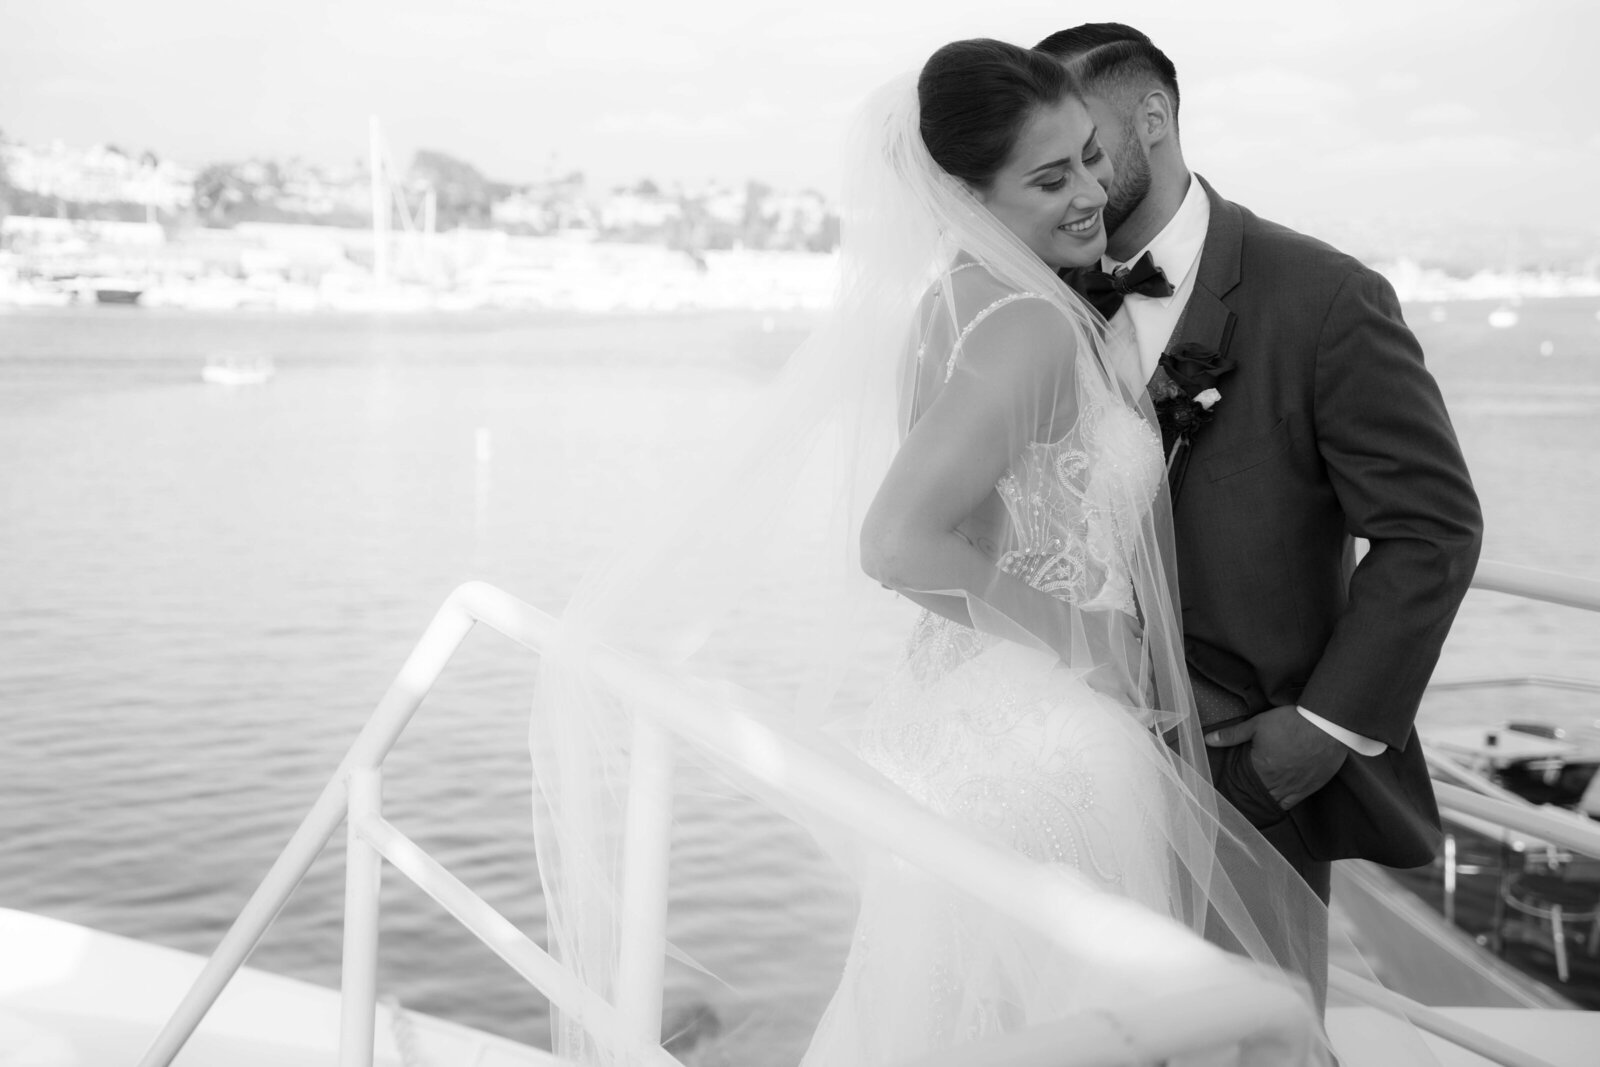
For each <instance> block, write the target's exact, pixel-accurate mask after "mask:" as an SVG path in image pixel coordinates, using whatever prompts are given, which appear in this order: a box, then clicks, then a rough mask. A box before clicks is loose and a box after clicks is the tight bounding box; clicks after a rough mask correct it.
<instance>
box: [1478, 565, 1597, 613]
mask: <svg viewBox="0 0 1600 1067" xmlns="http://www.w3.org/2000/svg"><path fill="white" fill-rule="evenodd" d="M1472 587H1473V588H1474V589H1486V590H1489V591H1491V592H1496V593H1510V594H1511V595H1512V596H1520V597H1524V598H1526V599H1528V600H1543V601H1545V602H1547V603H1550V604H1565V605H1567V606H1568V607H1572V608H1582V609H1583V610H1584V611H1600V580H1596V579H1594V578H1579V577H1576V576H1574V575H1571V574H1561V573H1559V572H1557V571H1547V570H1540V569H1539V568H1537V567H1522V566H1518V565H1517V564H1514V563H1497V562H1495V561H1494V560H1487V559H1484V560H1479V561H1478V569H1477V571H1476V572H1475V573H1474V574H1473V576H1472Z"/></svg>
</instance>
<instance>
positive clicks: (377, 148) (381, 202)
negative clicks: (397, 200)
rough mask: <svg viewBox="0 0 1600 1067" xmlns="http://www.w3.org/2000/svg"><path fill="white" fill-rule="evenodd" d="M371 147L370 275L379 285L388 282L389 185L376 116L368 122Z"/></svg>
mask: <svg viewBox="0 0 1600 1067" xmlns="http://www.w3.org/2000/svg"><path fill="white" fill-rule="evenodd" d="M369 126H370V131H371V138H370V140H371V148H372V167H371V170H372V275H373V280H375V281H376V282H377V283H378V284H379V285H387V284H388V282H389V185H388V182H387V181H386V180H385V175H384V164H383V130H382V129H381V128H380V126H379V125H378V116H376V115H373V116H372V118H371V120H370V123H369Z"/></svg>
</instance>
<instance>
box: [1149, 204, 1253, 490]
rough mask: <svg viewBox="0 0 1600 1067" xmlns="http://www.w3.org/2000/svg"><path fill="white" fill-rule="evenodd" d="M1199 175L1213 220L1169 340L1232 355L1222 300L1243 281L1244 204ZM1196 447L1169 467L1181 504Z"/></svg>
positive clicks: (1230, 318)
mask: <svg viewBox="0 0 1600 1067" xmlns="http://www.w3.org/2000/svg"><path fill="white" fill-rule="evenodd" d="M1195 180H1196V181H1198V182H1199V183H1200V187H1201V188H1202V189H1204V190H1205V192H1206V197H1207V198H1208V199H1209V200H1210V201H1211V221H1210V223H1209V224H1208V225H1207V226H1206V241H1205V244H1204V245H1203V246H1201V249H1200V264H1199V266H1198V267H1197V268H1196V269H1197V270H1198V271H1199V272H1200V273H1199V275H1198V276H1197V277H1196V278H1195V282H1194V291H1193V292H1192V293H1191V294H1190V295H1189V302H1188V304H1186V305H1184V309H1183V316H1182V317H1181V318H1180V319H1179V320H1178V328H1177V330H1176V331H1175V332H1174V333H1173V335H1172V338H1171V340H1170V341H1168V342H1167V349H1166V350H1167V351H1171V350H1172V349H1174V348H1177V347H1178V346H1180V345H1185V344H1195V345H1200V346H1202V347H1204V348H1208V349H1210V350H1211V351H1213V352H1216V353H1217V354H1219V355H1223V356H1226V355H1227V354H1228V346H1229V345H1230V344H1232V342H1233V327H1234V321H1235V319H1234V314H1233V312H1232V311H1231V310H1229V309H1228V306H1227V305H1226V304H1224V303H1223V302H1222V298H1223V297H1224V296H1226V295H1227V294H1228V293H1229V292H1230V291H1232V289H1233V288H1234V286H1236V285H1238V284H1239V259H1240V252H1241V249H1242V246H1243V243H1244V218H1243V216H1242V215H1240V213H1239V209H1238V208H1237V207H1235V206H1234V205H1232V204H1230V203H1228V201H1226V200H1224V199H1222V198H1221V197H1220V196H1218V195H1217V193H1216V190H1214V189H1212V188H1211V185H1210V183H1208V182H1207V181H1206V180H1205V179H1204V178H1202V177H1200V176H1199V175H1198V174H1197V175H1195ZM1193 451H1194V449H1193V448H1192V447H1191V448H1185V449H1182V450H1181V454H1180V455H1178V456H1176V457H1175V459H1174V462H1173V463H1172V466H1171V469H1170V470H1169V471H1168V476H1167V477H1168V484H1169V485H1170V486H1171V490H1172V499H1173V503H1174V504H1176V503H1177V499H1178V490H1179V488H1180V487H1181V486H1182V485H1183V476H1184V473H1185V472H1186V471H1187V470H1188V469H1189V456H1190V453H1192V452H1193Z"/></svg>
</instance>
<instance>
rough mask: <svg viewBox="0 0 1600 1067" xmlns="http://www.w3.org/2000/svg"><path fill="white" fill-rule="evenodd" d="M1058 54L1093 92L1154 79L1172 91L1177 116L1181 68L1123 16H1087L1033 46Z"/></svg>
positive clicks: (1140, 85) (1145, 83)
mask: <svg viewBox="0 0 1600 1067" xmlns="http://www.w3.org/2000/svg"><path fill="white" fill-rule="evenodd" d="M1033 47H1034V48H1035V49H1036V50H1037V51H1040V52H1044V53H1046V54H1048V55H1052V56H1054V57H1055V58H1057V59H1059V60H1060V61H1061V62H1062V63H1063V64H1065V65H1066V68H1067V70H1068V71H1069V72H1071V74H1072V75H1073V77H1074V78H1075V79H1076V80H1077V81H1078V83H1079V84H1081V85H1082V86H1084V88H1086V89H1088V90H1089V91H1091V92H1095V91H1099V92H1101V93H1108V94H1109V93H1115V94H1117V95H1120V91H1121V90H1126V89H1133V88H1140V89H1143V88H1147V87H1148V84H1149V83H1150V82H1152V81H1154V82H1156V83H1158V84H1159V85H1160V86H1161V87H1162V88H1163V89H1165V90H1166V91H1167V92H1169V93H1171V94H1172V119H1173V122H1174V123H1176V122H1177V119H1178V69H1177V68H1176V67H1174V66H1173V65H1172V60H1170V59H1168V58H1167V54H1166V53H1165V52H1163V51H1161V49H1159V48H1157V47H1156V46H1155V42H1154V41H1152V40H1150V38H1148V37H1146V36H1145V35H1144V34H1142V33H1140V32H1139V31H1138V30H1136V29H1134V28H1133V27H1132V26H1124V25H1123V24H1122V23H1120V22H1086V23H1084V24H1083V25H1082V26H1074V27H1073V28H1072V29H1070V30H1061V31H1060V32H1059V33H1052V34H1051V35H1050V36H1048V37H1046V38H1045V39H1044V40H1042V41H1040V42H1039V43H1038V44H1036V45H1034V46H1033Z"/></svg>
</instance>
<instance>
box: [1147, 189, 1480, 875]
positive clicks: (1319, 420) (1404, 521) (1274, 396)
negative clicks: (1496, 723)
mask: <svg viewBox="0 0 1600 1067" xmlns="http://www.w3.org/2000/svg"><path fill="white" fill-rule="evenodd" d="M1201 184H1202V186H1203V187H1204V188H1205V191H1206V193H1207V195H1208V196H1209V197H1210V201H1211V223H1210V228H1209V229H1208V230H1207V233H1206V241H1205V247H1204V251H1203V252H1202V253H1201V258H1200V263H1199V266H1198V268H1197V269H1198V270H1199V275H1198V277H1197V278H1196V280H1195V287H1194V295H1193V297H1192V298H1191V299H1190V301H1189V304H1188V307H1187V310H1186V312H1185V315H1184V319H1183V321H1182V324H1181V326H1180V327H1179V331H1178V334H1177V335H1176V336H1175V337H1174V338H1173V344H1181V343H1184V342H1194V343H1198V344H1202V345H1206V346H1208V347H1210V348H1213V349H1216V350H1218V351H1221V352H1222V353H1223V354H1225V355H1227V356H1229V357H1231V358H1232V359H1233V360H1235V361H1236V363H1237V367H1236V369H1234V370H1233V371H1232V372H1231V373H1229V374H1227V375H1226V376H1225V377H1223V378H1222V379H1221V381H1220V382H1219V386H1218V388H1219V391H1220V392H1221V393H1222V400H1221V401H1220V402H1219V403H1218V404H1217V406H1216V408H1215V411H1214V417H1213V418H1212V420H1211V422H1210V423H1208V424H1207V425H1205V426H1204V427H1202V428H1201V429H1200V431H1199V433H1198V434H1197V435H1196V437H1195V439H1194V445H1193V448H1192V451H1191V453H1190V458H1189V463H1188V465H1187V467H1186V468H1185V469H1184V472H1183V476H1182V480H1181V483H1180V484H1179V485H1178V487H1177V489H1176V496H1175V499H1174V505H1173V508H1174V523H1175V526H1176V534H1177V548H1178V579H1179V586H1180V588H1179V595H1180V597H1181V600H1182V605H1183V628H1184V636H1185V650H1186V653H1187V655H1188V659H1189V664H1190V669H1191V670H1192V671H1195V672H1198V673H1200V674H1203V675H1204V676H1205V677H1207V678H1209V679H1211V680H1212V681H1214V682H1216V683H1217V684H1219V685H1221V686H1223V687H1224V688H1226V689H1228V690H1231V691H1232V692H1234V693H1235V694H1237V695H1238V696H1240V697H1242V698H1243V700H1244V701H1245V704H1246V705H1247V707H1248V712H1249V714H1256V713H1259V712H1261V711H1264V710H1266V709H1267V708H1271V707H1275V706H1279V705H1284V704H1299V705H1301V706H1303V707H1305V708H1307V709H1309V710H1311V711H1313V712H1315V713H1316V714H1317V715H1320V716H1322V717H1323V718H1326V719H1328V720H1330V721H1332V722H1334V723H1337V724H1338V725H1340V726H1343V727H1346V728H1348V729H1350V730H1353V731H1355V732H1356V733H1358V734H1362V735H1365V736H1367V737H1371V738H1375V739H1377V740H1379V741H1382V742H1384V743H1385V744H1387V745H1388V746H1389V748H1388V751H1387V752H1386V753H1384V754H1383V755H1381V756H1377V757H1372V758H1368V757H1363V756H1359V755H1356V754H1355V753H1351V755H1350V757H1349V759H1347V760H1346V761H1345V765H1344V767H1343V768H1342V769H1341V770H1340V772H1339V774H1338V775H1337V776H1336V777H1335V778H1334V779H1333V781H1331V782H1329V783H1328V785H1327V786H1325V787H1324V788H1323V789H1322V790H1320V791H1319V792H1318V793H1317V794H1315V795H1313V796H1312V797H1310V798H1309V799H1307V800H1306V801H1305V802H1304V803H1302V804H1300V805H1297V806H1296V807H1295V808H1294V809H1292V810H1291V812H1290V817H1291V818H1292V819H1293V820H1294V825H1295V828H1296V830H1297V831H1298V832H1299V834H1300V836H1301V838H1302V839H1303V841H1304V843H1305V845H1306V847H1307V850H1308V851H1309V852H1310V854H1311V855H1312V856H1313V857H1315V858H1318V859H1340V858H1344V857H1349V856H1360V857H1364V858H1367V859H1372V860H1376V861H1378V862H1380V863H1385V864H1389V865H1391V866H1415V865H1418V864H1422V863H1427V862H1429V861H1430V860H1431V858H1432V856H1433V850H1434V845H1435V843H1436V840H1437V837H1438V830H1439V814H1438V809H1437V807H1436V806H1435V803H1434V799H1433V790H1432V787H1431V785H1430V782H1429V779H1428V773H1427V768H1426V766H1425V765H1424V763H1423V759H1422V754H1421V751H1420V746H1419V745H1418V744H1417V743H1416V731H1415V730H1414V729H1413V727H1412V722H1413V719H1414V718H1415V716H1416V711H1417V705H1418V702H1419V701H1420V700H1421V697H1422V692H1423V689H1424V688H1425V687H1426V686H1427V684H1428V679H1429V676H1430V675H1431V674H1432V671H1433V668H1434V665H1435V663H1436V662H1437V660H1438V657H1439V650H1440V646H1441V645H1442V644H1443V643H1444V639H1445V634H1446V633H1447V631H1448V630H1449V628H1450V623H1451V621H1452V620H1453V619H1454V617H1455V613H1456V608H1457V606H1458V605H1459V604H1460V601H1461V598H1462V596H1463V595H1465V593H1466V590H1467V585H1468V582H1469V581H1470V580H1471V578H1472V572H1473V569H1474V568H1475V567H1476V565H1477V559H1478V548H1479V543H1480V539H1481V534H1482V517H1481V515H1480V512H1479V509H1478V500H1477V496H1476V495H1475V494H1474V492H1473V489H1472V482H1471V480H1470V478H1469V477H1468V475H1467V468H1466V464H1465V462H1464V461H1463V460H1462V456H1461V449H1460V446H1459V445H1458V444H1457V442H1456V437H1455V432H1454V430H1453V429H1452V428H1451V425H1450V418H1449V415H1448V414H1447V413H1446V411H1445V406H1444V401H1443V399H1442V398H1441V396H1440V394H1439V388H1438V386H1437V384H1436V383H1435V382H1434V380H1433V377H1432V375H1430V374H1429V373H1428V371H1427V369H1426V368H1425V367H1424V366H1423V359H1422V351H1421V348H1420V347H1419V346H1418V344H1417V341H1416V338H1415V337H1413V336H1412V334H1411V331H1410V330H1409V329H1407V328H1406V325H1405V323H1404V321H1402V319H1401V315H1400V306H1399V302H1398V300H1397V299H1396V298H1395V294H1394V290H1393V288H1392V287H1391V286H1390V285H1389V283H1388V282H1387V281H1385V280H1384V278H1383V277H1382V276H1381V275H1379V274H1377V273H1375V272H1374V271H1371V270H1369V269H1367V268H1366V267H1364V266H1363V265H1362V264H1361V263H1359V262H1357V261H1356V260H1355V259H1353V258H1351V257H1350V256H1347V255H1344V254H1342V253H1340V252H1338V251H1336V250H1335V249H1333V248H1330V247H1329V246H1328V245H1326V244H1323V243H1322V242H1320V241H1316V240H1313V239H1312V238H1309V237H1306V236H1303V235H1301V234H1298V233H1295V232H1294V231H1292V230H1289V229H1286V228H1285V227H1282V226H1279V225H1277V224H1275V223H1271V222H1266V221H1264V220H1262V219H1259V218H1257V217H1256V216H1255V215H1252V214H1251V213H1250V212H1249V211H1247V210H1245V209H1244V208H1242V207H1239V206H1238V205H1237V204H1233V203H1230V202H1229V201H1226V200H1223V199H1222V198H1221V197H1219V196H1218V195H1217V194H1216V192H1215V191H1214V190H1212V188H1211V187H1210V185H1208V184H1205V183H1204V182H1203V181H1202V183H1201ZM1357 537H1359V538H1365V539H1367V541H1368V542H1369V544H1370V548H1369V550H1368V551H1367V553H1366V555H1365V556H1364V557H1363V558H1362V559H1361V561H1360V562H1359V563H1357V562H1356V557H1355V552H1354V545H1353V540H1352V539H1353V538H1357Z"/></svg>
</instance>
